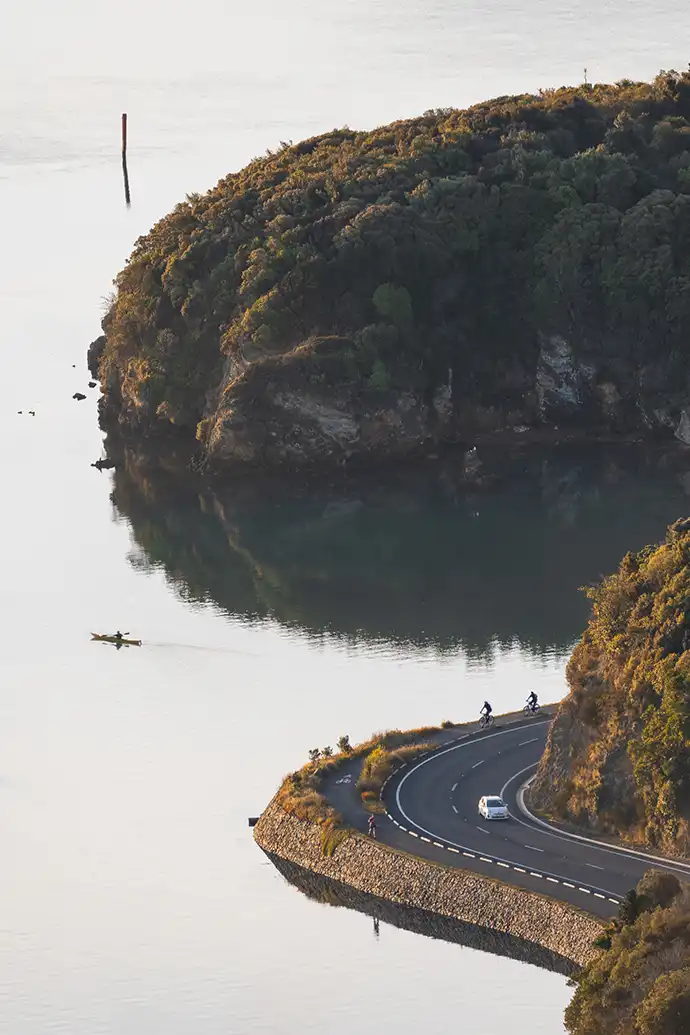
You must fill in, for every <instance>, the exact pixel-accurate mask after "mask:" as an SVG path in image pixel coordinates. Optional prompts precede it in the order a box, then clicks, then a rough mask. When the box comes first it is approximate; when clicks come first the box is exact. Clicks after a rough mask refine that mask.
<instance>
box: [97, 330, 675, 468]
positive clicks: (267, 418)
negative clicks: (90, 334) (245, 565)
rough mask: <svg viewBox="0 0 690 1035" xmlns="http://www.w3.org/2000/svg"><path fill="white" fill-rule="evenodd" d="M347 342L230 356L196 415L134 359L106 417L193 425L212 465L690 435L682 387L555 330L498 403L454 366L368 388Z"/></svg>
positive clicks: (115, 424)
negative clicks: (615, 363)
mask: <svg viewBox="0 0 690 1035" xmlns="http://www.w3.org/2000/svg"><path fill="white" fill-rule="evenodd" d="M105 344H106V338H105V336H102V337H101V338H98V339H96V341H94V342H93V343H92V345H91V347H90V349H89V366H90V369H91V372H92V373H93V375H94V377H98V376H101V372H102V367H101V365H100V360H101V357H102V353H103V350H104V347H105ZM343 347H345V348H347V343H345V345H343V341H342V340H341V339H333V338H317V339H314V340H312V341H310V342H309V343H308V344H307V345H305V346H301V347H300V348H299V349H296V350H294V352H292V353H288V354H286V355H283V356H281V357H280V359H279V360H276V358H275V357H274V356H273V355H271V354H269V355H261V354H258V355H255V356H254V358H253V359H252V360H251V361H247V362H244V363H243V364H242V366H241V369H239V371H238V368H237V367H236V366H233V367H232V369H230V367H228V366H226V367H225V369H224V370H222V371H220V370H219V372H218V373H219V380H218V382H217V383H216V384H214V385H212V386H211V387H210V388H209V390H208V392H207V404H206V409H205V410H204V411H203V414H202V416H201V420H200V421H198V423H197V424H196V425H194V419H195V418H194V414H193V413H191V411H189V412H187V411H185V410H184V408H180V409H175V408H174V407H172V406H170V405H169V404H167V403H164V404H161V403H159V404H158V405H155V397H154V396H153V394H152V393H151V392H150V391H149V386H148V380H147V376H146V375H141V374H140V372H138V371H137V370H136V369H135V370H131V369H130V370H129V371H128V374H127V376H126V377H123V378H121V379H119V380H118V378H117V377H116V376H113V374H112V372H111V375H110V377H109V380H108V381H107V382H106V383H105V384H104V385H103V386H102V388H103V392H104V395H103V398H102V401H101V422H102V425H103V426H104V427H105V428H107V429H108V430H114V429H115V430H119V431H120V432H122V433H124V434H125V436H127V435H128V434H129V435H131V434H134V436H135V437H145V436H147V435H149V434H151V433H156V432H165V431H168V432H169V431H170V430H171V428H176V429H178V430H180V429H181V430H182V432H183V433H184V434H186V436H187V437H188V438H190V439H191V433H192V431H193V432H194V434H195V437H196V443H197V446H196V448H197V450H198V452H199V455H200V458H201V460H202V462H203V463H204V464H205V465H206V466H208V467H209V468H210V469H212V470H213V469H216V470H225V469H228V468H233V467H255V468H285V467H288V468H289V467H303V466H308V465H311V464H326V465H329V466H336V465H338V464H342V463H345V462H347V461H348V460H350V459H351V458H355V459H356V458H368V459H374V460H377V459H378V460H380V459H383V458H391V459H395V458H396V457H398V458H399V457H409V456H414V455H415V454H419V453H422V452H423V451H424V450H428V449H429V448H433V447H434V446H435V445H439V444H443V443H449V442H456V441H463V440H464V441H474V440H476V439H481V438H482V437H488V438H489V439H490V438H492V437H495V436H499V437H501V438H505V437H506V436H508V438H509V439H510V438H515V440H516V441H519V439H520V436H522V435H524V434H525V433H532V434H535V433H536V434H537V435H538V434H539V432H540V431H543V432H546V433H549V432H555V433H560V435H562V436H566V437H567V436H568V435H569V434H574V435H576V436H579V435H592V436H594V437H596V436H601V437H606V438H616V437H630V436H631V435H635V434H637V435H639V436H640V437H649V436H650V435H663V436H665V437H669V438H670V437H671V436H675V438H676V439H677V440H679V441H680V442H682V443H684V444H686V445H690V409H688V408H687V402H686V398H687V396H686V393H685V392H684V391H683V390H678V391H675V392H674V391H671V390H669V389H666V390H665V391H664V392H661V391H659V390H658V389H657V388H655V387H654V386H652V387H651V388H650V386H649V385H648V383H647V382H648V381H649V378H648V377H647V376H646V373H645V371H642V372H641V373H640V375H639V376H638V377H637V379H635V377H633V375H632V374H631V373H628V375H627V376H621V378H620V379H619V381H618V383H617V384H616V383H615V382H614V381H613V380H611V379H610V377H609V375H604V374H603V373H602V372H601V371H599V370H598V369H597V366H596V364H595V363H592V362H591V360H590V359H589V358H578V355H577V352H576V350H575V349H574V348H573V347H572V346H571V345H570V344H569V343H568V342H567V341H566V340H565V339H564V338H563V337H561V336H559V335H552V336H540V339H539V349H538V351H537V353H536V364H535V366H534V368H533V369H531V370H517V371H516V370H513V371H512V374H511V380H512V382H513V384H512V386H511V387H512V389H513V390H512V391H511V392H509V394H508V395H507V396H506V398H505V404H504V405H501V402H500V392H499V393H498V394H499V399H497V400H496V401H495V402H494V403H493V404H488V403H487V404H486V405H482V404H481V403H480V402H477V400H476V399H475V400H472V399H468V398H464V397H463V395H462V388H460V389H458V388H457V387H456V388H455V389H454V386H453V369H452V368H449V369H448V373H447V376H446V379H445V380H444V381H442V382H441V383H440V384H439V385H438V386H437V388H436V390H435V391H434V393H433V395H432V397H431V398H429V397H428V395H427V394H426V393H422V392H419V391H415V390H414V389H410V390H407V391H403V390H398V391H396V392H392V391H391V392H388V393H377V394H376V395H372V393H369V392H366V391H362V390H361V385H359V384H358V383H357V382H354V381H352V379H351V378H350V376H349V372H348V370H347V357H345V358H343V357H342V356H339V355H338V350H342V349H343ZM233 375H235V376H233ZM657 377H658V372H657ZM605 378H609V379H605ZM516 385H517V387H518V389H519V391H518V392H517V393H516V391H515V387H516ZM193 425H194V427H193Z"/></svg>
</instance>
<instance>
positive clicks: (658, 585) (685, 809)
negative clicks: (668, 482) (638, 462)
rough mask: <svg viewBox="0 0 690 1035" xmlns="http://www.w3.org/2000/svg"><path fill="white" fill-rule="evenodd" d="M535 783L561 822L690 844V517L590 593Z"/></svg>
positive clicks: (675, 847) (676, 845)
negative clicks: (589, 606) (566, 683)
mask: <svg viewBox="0 0 690 1035" xmlns="http://www.w3.org/2000/svg"><path fill="white" fill-rule="evenodd" d="M589 595H590V597H591V600H592V605H593V606H592V616H591V619H590V622H589V625H588V627H587V630H586V632H585V634H584V636H583V637H582V640H581V642H580V643H579V644H578V645H577V647H576V648H575V650H574V652H573V655H572V658H571V660H570V663H569V666H568V679H569V682H570V686H571V692H570V695H569V696H568V697H567V698H566V700H565V701H564V702H563V704H562V705H561V707H560V709H559V713H558V716H557V718H556V721H555V723H554V726H553V728H552V730H551V733H550V735H549V742H548V745H547V751H546V754H545V756H544V759H543V760H542V764H541V767H540V771H539V773H538V776H537V782H536V785H535V788H534V792H533V793H534V796H535V801H536V802H537V803H538V804H542V805H544V806H545V807H546V808H547V809H550V810H551V811H553V812H554V813H556V814H557V815H558V816H560V817H562V818H566V819H571V820H574V821H576V822H578V823H587V824H590V825H593V826H597V827H599V828H600V829H604V830H606V831H610V832H614V833H623V834H624V835H626V836H628V837H632V838H633V839H635V840H638V841H644V842H646V843H647V844H650V845H659V846H661V847H662V848H664V849H666V850H668V851H673V852H681V853H683V854H688V851H689V849H690V833H689V827H688V819H689V818H690V520H682V521H677V522H676V523H675V525H672V526H671V527H670V528H669V530H668V533H667V535H666V539H665V541H664V542H663V543H661V544H660V545H658V546H649V547H647V548H645V549H644V550H641V551H640V552H639V553H629V554H627V555H626V556H625V557H624V558H623V561H622V562H621V565H620V567H619V569H618V571H617V572H615V573H614V574H613V575H610V576H609V577H608V578H605V579H604V580H603V581H602V582H601V584H600V585H599V586H597V587H596V588H593V589H591V590H589Z"/></svg>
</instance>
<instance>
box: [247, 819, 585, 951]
mask: <svg viewBox="0 0 690 1035" xmlns="http://www.w3.org/2000/svg"><path fill="white" fill-rule="evenodd" d="M254 837H255V840H256V842H257V844H258V845H259V846H260V847H261V848H262V849H263V850H264V851H265V852H266V853H267V854H268V855H269V856H270V857H272V858H273V857H278V858H280V859H284V860H287V861H288V862H291V863H295V864H296V865H298V866H301V867H303V868H304V869H307V870H311V871H312V872H313V873H316V874H320V875H322V876H324V877H328V878H330V879H332V880H336V881H339V882H340V883H341V884H345V885H348V886H350V887H352V888H355V889H356V890H357V891H360V892H365V893H367V894H371V895H376V896H378V897H379V898H384V899H387V900H388V901H390V902H394V903H398V904H400V905H403V906H409V907H413V908H416V909H422V910H425V911H427V912H430V913H435V914H438V915H439V916H444V917H451V918H454V919H456V920H459V921H463V922H466V923H472V924H478V925H481V926H482V927H484V928H486V929H488V930H493V931H498V932H502V933H504V934H506V935H512V936H514V937H516V938H520V939H522V940H523V941H526V942H531V943H533V944H535V945H537V946H542V947H543V948H545V949H548V950H549V951H550V952H553V953H556V954H557V955H558V956H560V957H563V958H565V959H566V960H570V961H572V962H573V963H575V964H577V965H578V966H584V965H585V964H586V963H587V962H588V961H589V960H591V959H592V958H593V956H594V955H595V954H596V952H597V950H596V949H595V948H594V947H593V941H594V939H595V938H596V937H597V936H598V935H599V934H601V931H602V926H603V924H602V922H601V921H600V920H597V919H596V918H595V917H593V916H589V915H588V914H586V913H583V912H581V911H579V910H577V909H574V908H573V907H571V906H567V905H565V904H564V903H561V902H556V901H552V900H551V899H547V898H545V897H542V896H541V895H537V894H535V893H533V892H530V891H525V890H523V889H521V888H513V887H511V886H510V885H507V884H502V883H500V882H498V881H494V880H491V879H489V878H487V877H483V876H481V875H478V874H476V873H470V872H469V871H465V870H462V869H451V868H449V867H444V866H440V865H438V864H436V863H432V862H429V861H427V860H424V859H419V858H417V857H416V856H412V855H408V854H407V853H405V852H397V851H394V850H392V849H390V848H387V847H386V846H384V845H382V844H380V843H378V842H376V841H373V840H370V839H368V838H366V837H363V836H361V835H359V834H354V833H353V834H352V835H351V836H350V837H348V838H347V839H346V840H345V841H344V842H342V844H340V845H339V846H338V847H337V848H336V849H335V851H334V853H333V855H332V856H324V854H323V850H322V846H321V835H320V831H319V829H318V827H317V826H315V825H312V824H310V823H307V822H303V821H302V820H299V819H297V818H296V817H295V816H293V815H290V814H288V813H287V812H285V811H284V810H283V809H282V808H281V807H280V805H279V804H278V803H277V802H276V801H275V800H273V801H272V802H271V803H270V804H269V805H268V807H267V808H266V810H265V811H264V812H263V814H262V816H261V818H260V820H259V822H258V823H257V825H256V827H255V828H254Z"/></svg>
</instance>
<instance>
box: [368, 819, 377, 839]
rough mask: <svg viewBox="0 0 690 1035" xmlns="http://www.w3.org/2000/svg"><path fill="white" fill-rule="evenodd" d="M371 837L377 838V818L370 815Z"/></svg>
mask: <svg viewBox="0 0 690 1035" xmlns="http://www.w3.org/2000/svg"><path fill="white" fill-rule="evenodd" d="M369 837H373V838H374V839H376V818H375V817H374V816H369Z"/></svg>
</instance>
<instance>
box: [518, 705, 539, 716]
mask: <svg viewBox="0 0 690 1035" xmlns="http://www.w3.org/2000/svg"><path fill="white" fill-rule="evenodd" d="M540 707H541V705H539V704H526V705H525V707H524V708H523V709H522V710H523V712H524V713H525V715H536V714H537V713H538V711H539V709H540Z"/></svg>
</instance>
